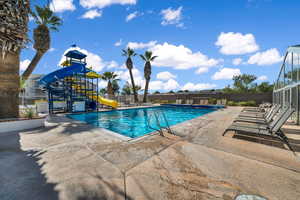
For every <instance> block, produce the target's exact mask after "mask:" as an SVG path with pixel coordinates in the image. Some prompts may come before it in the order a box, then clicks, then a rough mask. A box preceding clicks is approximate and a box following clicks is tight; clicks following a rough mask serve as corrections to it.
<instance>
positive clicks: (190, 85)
mask: <svg viewBox="0 0 300 200" xmlns="http://www.w3.org/2000/svg"><path fill="white" fill-rule="evenodd" d="M216 87H217V85H215V84H211V83H198V84H194V83H191V82H188V83H187V84H185V85H184V86H183V87H182V88H181V89H182V90H189V91H194V90H208V89H213V88H216Z"/></svg>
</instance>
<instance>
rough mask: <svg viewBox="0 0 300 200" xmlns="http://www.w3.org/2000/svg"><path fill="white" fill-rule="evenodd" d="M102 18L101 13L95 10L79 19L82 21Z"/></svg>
mask: <svg viewBox="0 0 300 200" xmlns="http://www.w3.org/2000/svg"><path fill="white" fill-rule="evenodd" d="M101 16H102V11H101V10H100V11H98V10H96V9H94V10H89V11H87V12H86V13H84V14H83V15H82V16H81V18H83V19H94V18H96V17H101Z"/></svg>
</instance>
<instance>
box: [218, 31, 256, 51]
mask: <svg viewBox="0 0 300 200" xmlns="http://www.w3.org/2000/svg"><path fill="white" fill-rule="evenodd" d="M215 45H216V46H218V47H220V53H222V54H225V55H242V54H248V53H253V52H256V51H258V50H259V46H258V44H256V41H255V37H254V35H253V34H250V33H248V34H245V35H243V34H242V33H234V32H228V33H223V32H222V33H221V34H220V35H219V37H218V40H217V41H216V43H215Z"/></svg>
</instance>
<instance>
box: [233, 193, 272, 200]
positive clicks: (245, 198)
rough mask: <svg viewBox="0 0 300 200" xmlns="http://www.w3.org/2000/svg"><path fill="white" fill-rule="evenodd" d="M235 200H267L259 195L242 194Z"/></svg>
mask: <svg viewBox="0 0 300 200" xmlns="http://www.w3.org/2000/svg"><path fill="white" fill-rule="evenodd" d="M235 200H267V199H266V198H264V197H261V196H257V195H250V194H241V195H238V196H237V197H236V198H235Z"/></svg>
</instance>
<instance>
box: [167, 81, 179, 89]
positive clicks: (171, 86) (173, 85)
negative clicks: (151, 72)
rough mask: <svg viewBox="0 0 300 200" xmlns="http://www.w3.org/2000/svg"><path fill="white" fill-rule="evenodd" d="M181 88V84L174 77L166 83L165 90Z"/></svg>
mask: <svg viewBox="0 0 300 200" xmlns="http://www.w3.org/2000/svg"><path fill="white" fill-rule="evenodd" d="M177 88H179V84H178V82H177V81H175V80H174V79H170V80H168V81H167V82H165V83H164V90H176V89H177Z"/></svg>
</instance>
